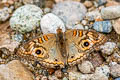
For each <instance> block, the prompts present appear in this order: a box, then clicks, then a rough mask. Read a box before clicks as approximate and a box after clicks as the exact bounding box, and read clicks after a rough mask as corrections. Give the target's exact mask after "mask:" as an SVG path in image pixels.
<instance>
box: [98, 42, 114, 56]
mask: <svg viewBox="0 0 120 80" xmlns="http://www.w3.org/2000/svg"><path fill="white" fill-rule="evenodd" d="M115 48H116V43H114V42H106V43H105V44H104V45H101V46H100V49H101V51H102V53H103V54H106V55H111V54H112V53H113V52H114V50H115Z"/></svg>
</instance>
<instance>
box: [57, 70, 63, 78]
mask: <svg viewBox="0 0 120 80" xmlns="http://www.w3.org/2000/svg"><path fill="white" fill-rule="evenodd" d="M55 76H56V77H57V78H58V79H61V78H62V77H63V74H62V72H61V71H60V70H57V71H55Z"/></svg>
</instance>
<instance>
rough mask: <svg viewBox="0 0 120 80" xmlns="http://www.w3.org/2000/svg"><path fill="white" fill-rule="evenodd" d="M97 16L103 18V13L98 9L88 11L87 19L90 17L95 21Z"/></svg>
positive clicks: (90, 19)
mask: <svg viewBox="0 0 120 80" xmlns="http://www.w3.org/2000/svg"><path fill="white" fill-rule="evenodd" d="M97 18H101V14H100V12H99V11H98V10H94V11H91V12H88V13H86V19H88V20H89V21H94V20H95V19H97Z"/></svg>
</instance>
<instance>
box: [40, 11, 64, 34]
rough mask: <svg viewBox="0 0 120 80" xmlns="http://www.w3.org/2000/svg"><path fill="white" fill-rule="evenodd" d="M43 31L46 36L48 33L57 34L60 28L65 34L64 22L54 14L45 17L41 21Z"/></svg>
mask: <svg viewBox="0 0 120 80" xmlns="http://www.w3.org/2000/svg"><path fill="white" fill-rule="evenodd" d="M40 24H41V29H42V32H43V33H44V34H46V33H57V32H56V30H57V29H58V28H60V29H62V31H63V32H65V26H64V23H63V22H62V20H61V19H60V18H59V17H57V16H56V15H54V14H52V13H48V14H46V15H44V16H43V17H42V19H41V22H40Z"/></svg>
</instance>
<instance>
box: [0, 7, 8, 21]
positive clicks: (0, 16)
mask: <svg viewBox="0 0 120 80" xmlns="http://www.w3.org/2000/svg"><path fill="white" fill-rule="evenodd" d="M9 17H10V14H9V12H8V11H7V10H6V8H4V9H0V22H2V21H6V20H7V19H8V18H9Z"/></svg>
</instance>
